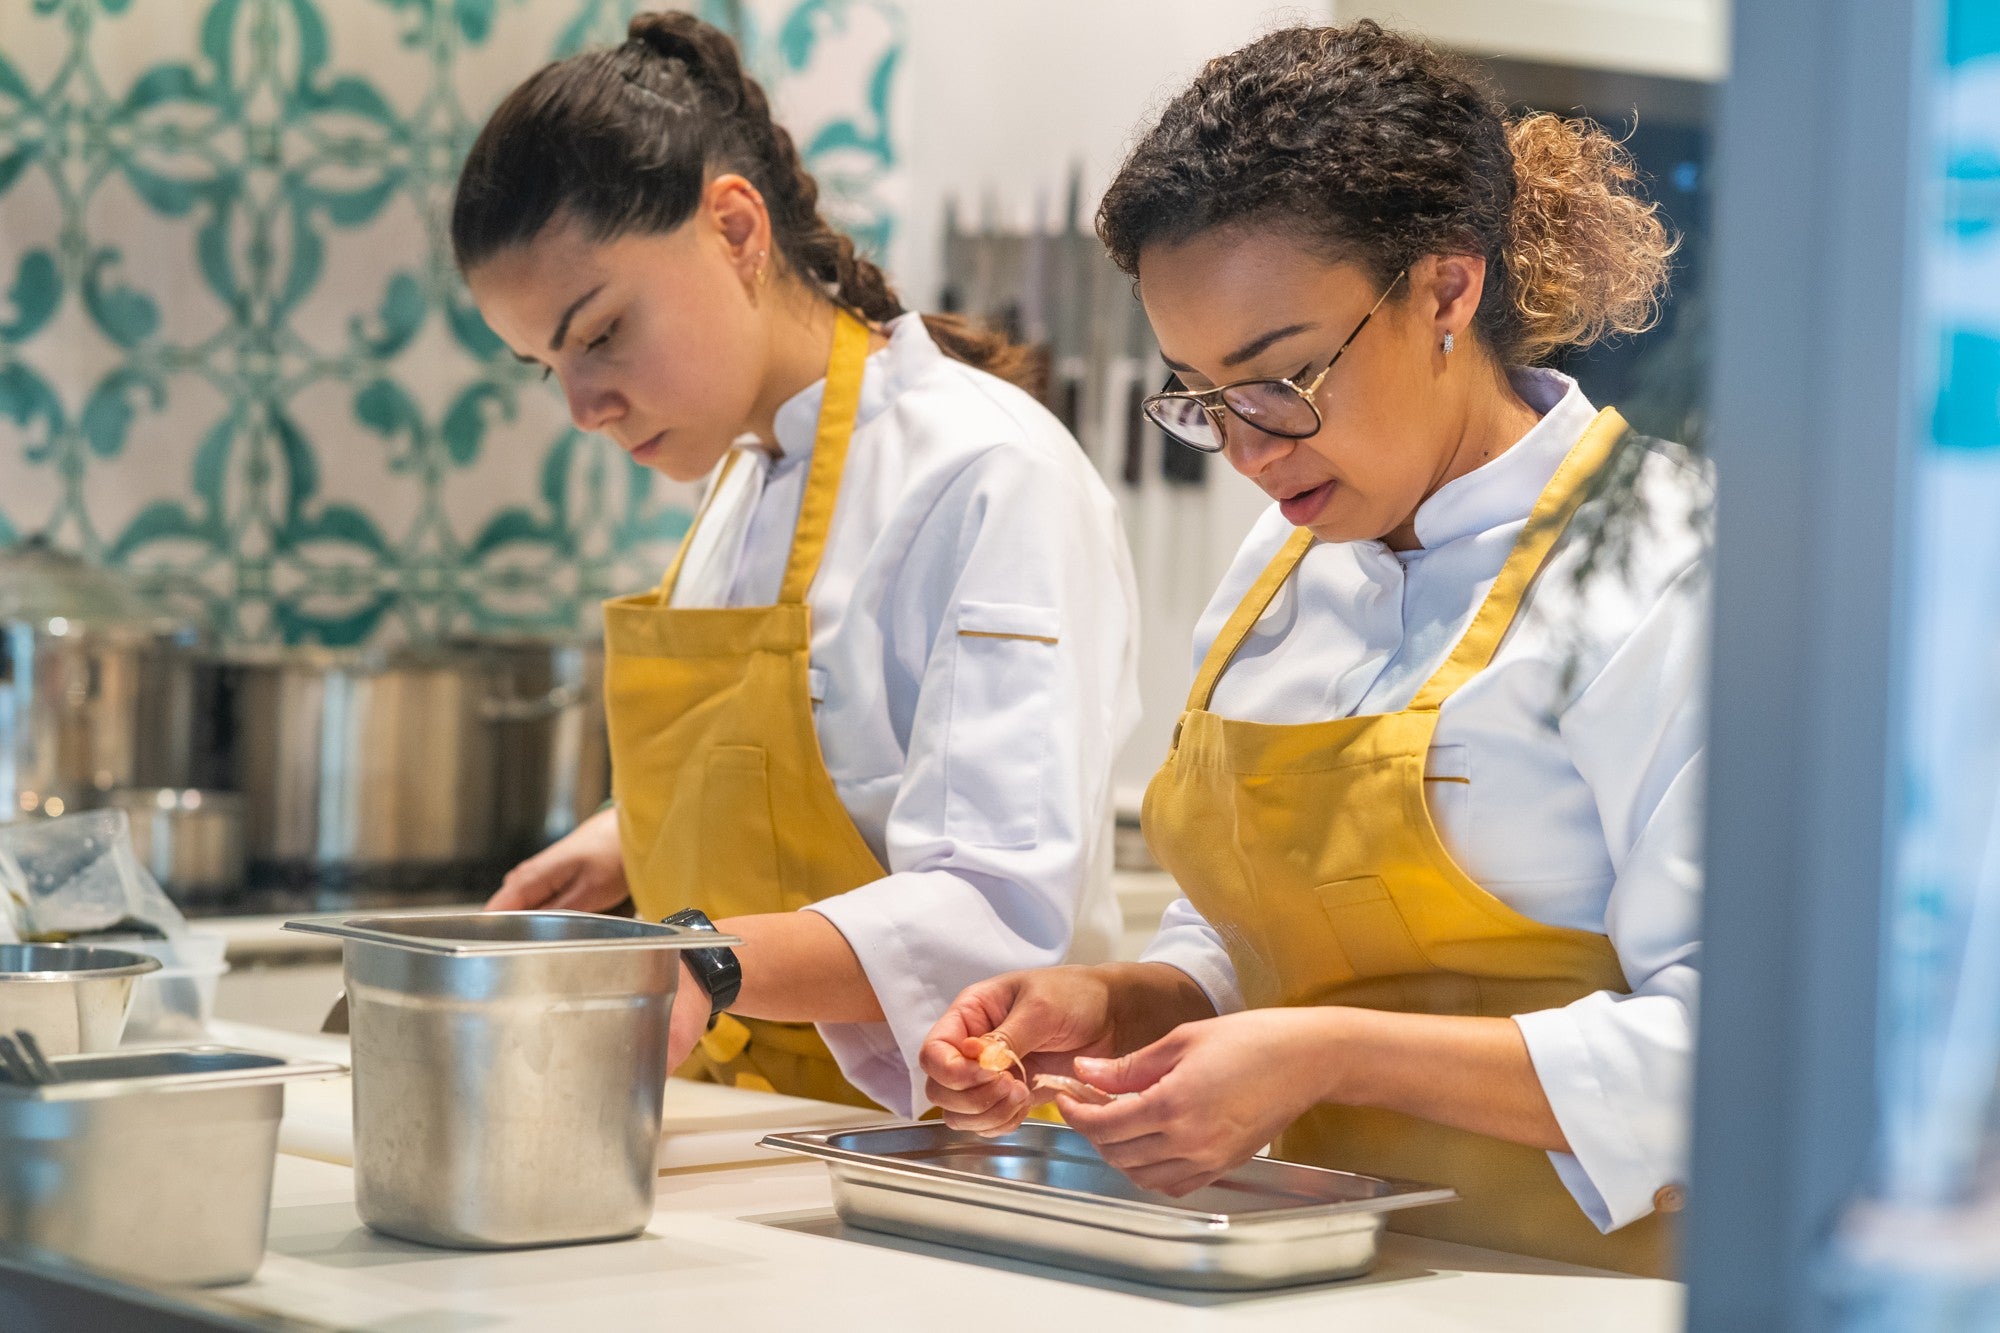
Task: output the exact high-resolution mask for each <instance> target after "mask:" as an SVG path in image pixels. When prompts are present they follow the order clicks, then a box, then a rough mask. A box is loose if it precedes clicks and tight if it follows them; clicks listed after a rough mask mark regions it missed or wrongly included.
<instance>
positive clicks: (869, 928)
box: [804, 875, 957, 1118]
mask: <svg viewBox="0 0 2000 1333" xmlns="http://www.w3.org/2000/svg"><path fill="white" fill-rule="evenodd" d="M895 878H896V877H895V876H893V875H892V876H890V877H889V879H888V880H877V881H875V883H874V884H872V885H868V886H865V889H863V890H855V891H853V892H850V893H843V894H839V895H837V896H835V897H832V898H828V899H826V900H825V901H823V902H817V903H813V904H811V905H809V906H808V907H806V908H805V909H804V910H806V911H808V912H818V913H819V914H820V915H821V916H823V917H825V918H826V919H827V920H829V921H831V922H833V924H834V927H835V928H836V929H838V930H839V931H840V933H841V934H842V935H843V936H845V937H846V939H847V943H848V947H849V948H851V949H853V950H854V954H855V957H857V958H859V959H860V960H861V970H862V971H863V972H865V973H866V974H867V976H868V984H869V985H870V986H872V987H874V989H875V996H876V999H878V1000H879V1001H880V1002H881V1004H882V1012H883V1014H884V1015H885V1016H886V1021H884V1022H881V1023H821V1024H819V1025H818V1026H819V1035H820V1039H821V1040H823V1041H824V1042H826V1045H827V1049H828V1050H830V1051H832V1052H833V1058H834V1060H835V1061H836V1062H838V1063H839V1065H840V1072H841V1073H842V1074H844V1075H846V1076H847V1081H848V1082H849V1083H852V1084H853V1085H854V1086H855V1087H857V1088H859V1089H861V1091H862V1092H864V1093H866V1094H868V1096H870V1097H872V1098H874V1099H875V1100H876V1101H877V1102H880V1103H881V1104H882V1105H883V1106H884V1107H886V1108H887V1109H888V1110H890V1111H892V1112H894V1113H895V1114H896V1115H900V1116H904V1117H911V1118H913V1117H915V1116H918V1115H921V1114H922V1113H923V1112H924V1111H925V1110H927V1109H929V1106H930V1103H929V1102H927V1101H925V1100H924V1095H923V1091H924V1085H923V1075H922V1073H921V1071H920V1070H919V1068H918V1065H917V1052H918V1051H919V1050H920V1049H921V1048H922V1046H923V1044H924V1037H925V1036H926V1035H927V1034H928V1033H929V1032H930V1029H931V1025H932V1024H933V1023H935V1022H937V1020H938V1018H939V1017H940V1016H941V1015H942V1014H943V1013H944V1011H945V1008H946V1006H948V1005H949V1004H950V1003H951V1002H952V1000H953V999H955V998H957V993H956V992H953V993H952V994H951V995H943V994H940V993H938V991H937V990H936V989H934V988H933V987H932V986H931V985H930V983H929V981H928V979H927V978H926V977H925V975H924V972H923V969H921V968H920V967H918V966H917V962H916V960H915V959H913V958H911V957H910V955H909V951H908V950H907V949H906V948H905V947H904V945H903V939H902V933H901V932H900V931H899V930H898V929H897V923H896V919H895V918H894V917H892V916H890V915H888V914H887V913H885V912H884V911H882V910H881V908H880V907H878V906H877V904H876V902H875V898H876V894H874V893H871V892H867V891H866V890H867V889H875V888H877V887H878V886H880V885H884V884H888V883H890V882H891V881H893V880H894V879H895Z"/></svg>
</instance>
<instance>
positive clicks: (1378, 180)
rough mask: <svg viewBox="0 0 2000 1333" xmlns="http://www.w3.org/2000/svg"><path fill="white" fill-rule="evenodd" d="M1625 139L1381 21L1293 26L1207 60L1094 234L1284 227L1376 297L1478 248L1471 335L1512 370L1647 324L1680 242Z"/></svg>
mask: <svg viewBox="0 0 2000 1333" xmlns="http://www.w3.org/2000/svg"><path fill="white" fill-rule="evenodd" d="M1637 175H1638V173H1637V171H1636V169H1635V168H1634V166H1633V164H1632V160H1631V157H1630V156H1629V155H1628V154H1627V153H1626V152H1625V150H1624V148H1623V146H1622V145H1621V144H1620V143H1619V142H1618V141H1617V140H1616V139H1614V138H1612V137H1611V136H1610V135H1609V134H1607V133H1606V132H1605V131H1604V130H1603V129H1601V128H1600V127H1598V126H1597V125H1595V124H1593V123H1591V122H1589V121H1585V120H1569V119H1565V118H1563V117H1560V116H1553V115H1547V114H1536V115H1529V116H1525V117H1522V118H1519V119H1515V118H1512V117H1510V116H1509V114H1508V112H1507V110H1506V108H1505V106H1504V105H1503V104H1502V103H1501V102H1500V101H1499V100H1498V99H1497V98H1496V97H1495V96H1494V94H1493V93H1492V92H1491V91H1490V90H1489V89H1488V88H1487V87H1486V85H1485V83H1484V82H1483V80H1482V79H1481V77H1480V75H1479V73H1478V71H1477V70H1476V68H1475V67H1474V66H1472V65H1471V64H1470V63H1469V62H1467V61H1465V60H1462V59H1460V58H1458V57H1455V56H1450V55H1447V54H1445V53H1443V52H1441V51H1438V50H1436V49H1434V48H1432V47H1430V46H1428V45H1426V44H1424V43H1423V42H1421V41H1418V40H1416V39H1415V38H1412V37H1408V36H1404V35H1402V34H1400V33H1393V32H1385V31H1383V30H1382V28H1381V27H1379V26H1378V25H1376V24H1375V23H1374V22H1372V21H1369V20H1365V19H1364V20H1362V21H1361V22H1358V23H1355V24H1352V25H1350V26H1347V27H1341V28H1310V27H1297V28H1286V29H1282V30H1280V31H1277V32H1273V33H1271V34H1270V35H1269V36H1266V37H1263V38H1261V39H1259V40H1257V41H1255V42H1252V43H1251V44H1250V45H1248V46H1246V47H1244V48H1243V49H1242V50H1240V51H1237V52H1234V53H1233V54H1230V55H1226V56H1222V57H1219V58H1217V59H1215V60H1211V61H1209V62H1208V64H1207V66H1206V67H1204V68H1203V69H1202V71H1201V73H1200V74H1199V75H1197V76H1196V77H1195V80H1194V83H1193V84H1192V85H1191V86H1190V87H1189V88H1188V89H1187V90H1186V91H1185V92H1183V93H1181V94H1180V95H1179V96H1178V97H1176V98H1174V99H1173V101H1172V102H1170V103H1169V104H1168V106H1167V108H1166V110H1165V112H1163V113H1162V114H1161V116H1160V120H1159V123H1158V124H1157V125H1155V126H1154V127H1153V128H1152V129H1151V130H1150V131H1149V132H1147V134H1146V135H1145V136H1144V137H1143V138H1142V139H1141V140H1140V141H1139V143H1138V146H1137V147H1135V148H1134V149H1133V150H1132V152H1131V154H1130V155H1129V156H1128V157H1127V158H1126V159H1125V164H1124V166H1123V167H1122V168H1120V170H1119V172H1118V176H1117V178H1116V179H1115V180H1114V181H1113V182H1112V184H1111V188H1110V189H1109V190H1108V191H1107V192H1106V193H1105V196H1104V200H1103V203H1102V204H1101V205H1100V206H1099V208H1098V213H1097V234H1098V236H1099V237H1100V238H1101V239H1102V240H1103V241H1104V244H1105V246H1106V247H1107V248H1108V249H1109V250H1110V251H1111V256H1112V258H1113V259H1114V260H1116V261H1117V263H1118V265H1119V267H1120V268H1122V269H1124V270H1125V271H1126V272H1127V273H1129V274H1131V275H1132V276H1133V277H1135V278H1136V277H1137V276H1138V272H1139V256H1140V253H1141V251H1143V250H1144V249H1145V248H1146V247H1147V246H1149V245H1153V244H1156V243H1165V244H1174V243H1178V242H1181V241H1185V240H1187V239H1189V238H1191V237H1193V236H1194V235H1196V234H1197V233H1200V232H1203V231H1206V230H1208V229H1209V228H1212V227H1220V226H1225V225H1230V224H1238V223H1241V224H1254V225H1277V226H1283V227H1288V228H1291V229H1294V230H1296V231H1297V232H1298V233H1299V235H1300V236H1301V237H1302V238H1303V239H1305V240H1306V241H1307V242H1309V243H1312V244H1314V245H1316V246H1318V247H1320V248H1321V249H1323V251H1324V252H1325V253H1326V254H1328V255H1329V256H1330V257H1332V258H1335V259H1341V260H1351V261H1353V262H1356V263H1359V264H1361V265H1363V266H1364V267H1366V268H1367V269H1368V270H1369V271H1370V272H1372V273H1373V274H1374V276H1375V277H1376V279H1377V280H1378V281H1379V282H1380V283H1381V284H1382V285H1384V286H1386V285H1387V284H1388V283H1389V282H1390V281H1392V280H1393V279H1394V278H1395V276H1396V274H1397V273H1398V272H1400V271H1402V270H1403V269H1405V268H1407V267H1408V266H1409V265H1410V264H1412V263H1414V262H1415V261H1417V260H1418V259H1421V258H1423V257H1424V256H1426V255H1436V254H1477V255H1481V256H1484V258H1485V259H1486V286H1485V291H1484V293H1483V295H1482V296H1481V298H1480V302H1479V310H1478V313H1477V315H1476V316H1475V318H1474V322H1473V323H1474V328H1475V329H1476V330H1477V332H1478V333H1479V335H1480V336H1481V337H1482V338H1483V339H1484V341H1485V342H1486V344H1487V345H1488V346H1489V347H1490V348H1491V349H1492V350H1493V352H1494V354H1495V355H1496V356H1498V357H1499V358H1500V359H1501V360H1502V361H1503V362H1505V363H1507V364H1525V363H1533V362H1536V361H1540V360H1543V359H1545V358H1546V357H1548V356H1549V355H1550V354H1551V353H1552V352H1555V351H1557V350H1559V349H1562V348H1568V347H1581V346H1586V345H1588V344H1589V343H1592V342H1595V341H1596V340H1598V339H1599V338H1602V337H1604V336H1605V335H1607V334H1611V333H1636V332H1639V331H1641V330H1644V329H1646V328H1649V327H1651V326H1652V324H1653V323H1654V322H1655V320H1656V319H1657V318H1658V315H1659V301H1660V296H1661V293H1662V291H1663V290H1664V287H1665V284H1666V276H1667V267H1668V260H1669V258H1670V257H1671V256H1672V254H1673V252H1674V248H1675V244H1676V243H1675V241H1674V240H1673V238H1671V237H1670V236H1669V235H1668V233H1667V229H1666V228H1665V226H1664V225H1662V223H1661V221H1660V219H1659V217H1658V215H1657V207H1656V205H1654V204H1652V203H1649V202H1647V201H1646V200H1645V199H1643V198H1641V197H1640V196H1639V195H1638V193H1637V192H1636V181H1637Z"/></svg>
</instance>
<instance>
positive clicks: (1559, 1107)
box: [1514, 1001, 1671, 1232]
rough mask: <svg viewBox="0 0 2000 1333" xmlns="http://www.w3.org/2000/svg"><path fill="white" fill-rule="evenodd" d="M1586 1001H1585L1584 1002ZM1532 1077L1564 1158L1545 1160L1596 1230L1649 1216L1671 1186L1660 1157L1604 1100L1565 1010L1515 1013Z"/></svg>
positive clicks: (1622, 1112)
mask: <svg viewBox="0 0 2000 1333" xmlns="http://www.w3.org/2000/svg"><path fill="white" fill-rule="evenodd" d="M1585 1003H1587V1001H1585ZM1514 1023H1515V1026H1517V1027H1519V1028H1520V1030H1521V1035H1522V1037H1523V1038H1525V1039H1526V1041H1527V1043H1528V1056H1529V1058H1530V1059H1531V1060H1533V1062H1534V1066H1535V1075H1536V1077H1537V1078H1539V1079H1540V1080H1541V1084H1542V1090H1543V1092H1545V1093H1546V1094H1547V1095H1548V1099H1549V1106H1550V1108H1551V1109H1552V1110H1553V1111H1554V1112H1555V1117H1556V1123H1557V1124H1558V1125H1560V1126H1562V1131H1563V1137H1564V1138H1566V1139H1567V1140H1568V1141H1569V1146H1570V1151H1569V1152H1567V1153H1556V1152H1552V1153H1550V1154H1549V1161H1550V1162H1551V1163H1552V1164H1553V1165H1554V1166H1555V1169H1556V1174H1557V1175H1558V1176H1559V1177H1561V1179H1562V1182H1563V1184H1564V1185H1565V1186H1567V1187H1568V1189H1569V1192H1570V1195H1571V1197H1573V1198H1574V1199H1575V1200H1576V1202H1577V1206H1578V1207H1579V1208H1581V1209H1582V1210H1583V1211H1584V1214H1585V1215H1586V1216H1587V1217H1589V1218H1590V1220H1591V1221H1592V1222H1593V1223H1595V1224H1596V1225H1597V1229H1598V1230H1599V1231H1604V1232H1610V1231H1615V1230H1617V1229H1618V1228H1619V1227H1622V1226H1625V1225H1627V1224H1629V1223H1632V1222H1636V1221H1638V1220H1639V1219H1640V1218H1642V1217H1645V1216H1646V1215H1647V1214H1649V1213H1651V1212H1652V1211H1653V1197H1654V1195H1655V1194H1657V1193H1658V1192H1659V1190H1660V1189H1661V1187H1663V1186H1665V1185H1667V1184H1669V1183H1671V1182H1670V1178H1669V1175H1668V1173H1667V1172H1666V1171H1665V1170H1663V1169H1662V1166H1661V1164H1660V1155H1659V1154H1658V1153H1656V1152H1649V1151H1648V1150H1647V1145H1646V1143H1644V1142H1643V1141H1642V1138H1641V1136H1640V1135H1639V1134H1637V1133H1635V1132H1634V1130H1633V1127H1632V1123H1631V1120H1630V1119H1629V1117H1628V1115H1627V1111H1628V1109H1629V1108H1626V1107H1624V1106H1621V1105H1619V1104H1618V1102H1617V1101H1615V1100H1614V1099H1613V1098H1612V1097H1610V1096H1609V1095H1607V1093H1606V1091H1605V1087H1604V1082H1603V1080H1602V1079H1601V1078H1600V1077H1599V1075H1598V1072H1597V1068H1596V1064H1595V1062H1594V1061H1593V1059H1592V1057H1591V1050H1590V1045H1589V1043H1588V1042H1587V1041H1586V1040H1585V1038H1584V1034H1583V1030H1582V1026H1581V1024H1580V1023H1579V1022H1578V1019H1577V1015H1576V1014H1575V1013H1573V1012H1572V1011H1571V1010H1570V1009H1567V1008H1565V1009H1544V1010H1541V1011H1539V1012H1536V1013H1531V1014H1516V1015H1515V1016H1514Z"/></svg>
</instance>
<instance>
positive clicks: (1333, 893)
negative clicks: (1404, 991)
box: [1313, 875, 1431, 977]
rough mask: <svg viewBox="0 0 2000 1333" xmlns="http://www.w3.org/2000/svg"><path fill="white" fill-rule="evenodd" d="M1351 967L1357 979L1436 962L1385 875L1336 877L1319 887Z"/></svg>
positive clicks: (1421, 969)
mask: <svg viewBox="0 0 2000 1333" xmlns="http://www.w3.org/2000/svg"><path fill="white" fill-rule="evenodd" d="M1313 893H1314V894H1315V895H1316V896H1317V897H1318V898H1319V903H1320V906H1321V908H1323V909H1324V910H1325V912H1326V919H1327V924H1328V925H1330V926H1332V927H1333V934H1334V938H1335V939H1336V940H1338V941H1339V942H1340V949H1341V952H1342V953H1344V954H1346V955H1347V963H1348V966H1349V967H1351V968H1353V969H1354V975H1356V976H1357V977H1393V976H1402V975H1404V974H1406V973H1410V972H1428V971H1430V970H1431V962H1430V960H1429V959H1428V958H1425V957H1424V953H1423V950H1421V949H1419V948H1418V947H1417V941H1416V939H1415V937H1414V936H1412V935H1411V934H1410V928H1409V926H1408V925H1407V924H1406V923H1405V922H1404V920H1403V913H1402V909H1401V908H1399V907H1397V906H1396V900H1395V899H1393V898H1391V897H1390V896H1389V886H1388V885H1387V884H1385V883H1383V882H1382V877H1381V876H1380V875H1363V876H1361V877H1360V878H1358V879H1342V880H1335V881H1334V882H1333V883H1331V884H1321V885H1319V886H1317V887H1315V888H1314V889H1313Z"/></svg>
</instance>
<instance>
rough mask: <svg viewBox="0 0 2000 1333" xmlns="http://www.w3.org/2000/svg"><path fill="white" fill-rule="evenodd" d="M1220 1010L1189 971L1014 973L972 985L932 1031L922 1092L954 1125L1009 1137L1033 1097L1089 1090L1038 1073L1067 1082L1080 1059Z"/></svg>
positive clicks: (1115, 968)
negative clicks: (1046, 1080) (1048, 1082)
mask: <svg viewBox="0 0 2000 1333" xmlns="http://www.w3.org/2000/svg"><path fill="white" fill-rule="evenodd" d="M1214 1012H1215V1010H1214V1007H1213V1006H1212V1005H1210V1004H1209V1002H1208V999H1207V997H1206V996H1205V995H1203V994H1202V992H1201V990H1200V988H1199V987H1197V986H1196V985H1195V984H1194V983H1193V982H1192V981H1191V980H1189V979H1188V977H1187V974H1186V973H1184V972H1181V971H1179V970H1178V969H1176V968H1172V967H1167V966H1164V965H1162V964H1157V963H1132V964H1105V965H1102V966H1098V967H1053V968H1042V969H1038V970H1036V971H1033V972H1012V973H1008V974H1006V975H1004V976H999V977H995V978H993V979H992V980H991V981H985V982H981V983H980V984H979V985H976V986H972V987H969V988H968V989H967V990H966V991H965V992H964V993H963V994H961V995H960V996H959V997H958V999H957V1000H955V1001H953V1002H952V1006H951V1008H950V1009H948V1010H946V1011H945V1014H944V1017H942V1018H940V1019H939V1020H938V1022H937V1025H936V1026H935V1027H933V1028H932V1029H931V1032H930V1035H929V1037H927V1038H926V1039H925V1041H924V1046H923V1050H922V1052H921V1054H920V1056H919V1060H920V1062H921V1064H922V1066H923V1070H924V1073H925V1075H926V1076H927V1078H928V1082H927V1083H926V1085H925V1090H924V1094H925V1096H926V1097H928V1098H929V1099H930V1100H931V1101H932V1102H933V1103H934V1104H936V1105H937V1106H938V1107H939V1108H940V1109H941V1110H943V1111H944V1116H945V1123H946V1124H948V1125H950V1126H951V1127H952V1128H954V1129H969V1130H973V1131H976V1132H978V1133H981V1134H1005V1133H1007V1132H1009V1131H1010V1130H1013V1129H1014V1128H1016V1127H1017V1126H1019V1125H1020V1123H1021V1121H1022V1119H1023V1118H1025V1117H1026V1116H1027V1114H1028V1111H1029V1109H1030V1108H1031V1107H1032V1106H1034V1105H1035V1103H1036V1102H1038V1101H1047V1100H1049V1099H1050V1098H1051V1097H1052V1096H1055V1095H1058V1094H1059V1093H1060V1092H1062V1091H1068V1092H1070V1093H1071V1094H1073V1095H1074V1096H1077V1097H1080V1096H1082V1095H1083V1094H1080V1093H1077V1092H1076V1090H1075V1089H1060V1088H1058V1089H1049V1088H1037V1087H1035V1086H1034V1085H1035V1083H1036V1081H1037V1080H1038V1078H1041V1077H1047V1076H1057V1077H1065V1078H1067V1077H1069V1076H1070V1075H1071V1074H1072V1063H1073V1061H1074V1060H1075V1059H1076V1058H1077V1057H1079V1056H1108V1055H1115V1054H1118V1053H1119V1052H1120V1051H1123V1050H1130V1049H1131V1048H1132V1047H1133V1046H1137V1045H1142V1044H1144V1043H1145V1042H1147V1041H1150V1040H1152V1039H1153V1038H1154V1037H1156V1036H1158V1035H1160V1033H1162V1032H1164V1031H1166V1030H1167V1029H1168V1028H1170V1027H1172V1026H1173V1024H1175V1023H1176V1022H1183V1021H1187V1020H1188V1019H1193V1018H1205V1017H1208V1016H1210V1015H1212V1014H1213V1013H1214ZM1079 1104H1081V1103H1080V1102H1079Z"/></svg>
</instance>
